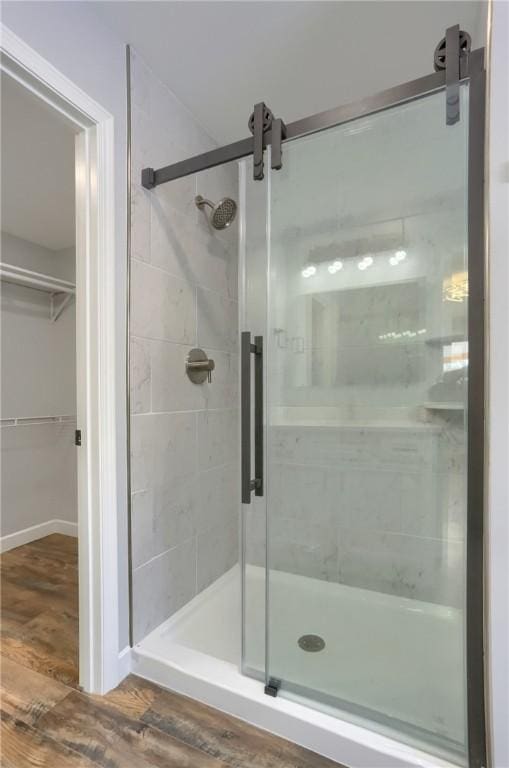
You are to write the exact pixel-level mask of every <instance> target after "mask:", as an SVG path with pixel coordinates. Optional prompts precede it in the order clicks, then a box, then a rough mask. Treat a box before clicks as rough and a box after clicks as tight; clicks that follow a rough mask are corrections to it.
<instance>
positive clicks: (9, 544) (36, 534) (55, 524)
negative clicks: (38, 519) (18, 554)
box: [0, 520, 78, 552]
mask: <svg viewBox="0 0 509 768" xmlns="http://www.w3.org/2000/svg"><path fill="white" fill-rule="evenodd" d="M52 533H63V534H64V535H65V536H76V537H77V536H78V523H70V522H68V521H67V520H48V521H47V522H45V523H39V525H32V526H30V528H24V529H23V530H22V531H16V532H15V533H9V534H7V536H2V537H0V552H8V551H9V550H10V549H14V548H15V547H21V545H22V544H30V542H31V541H36V540H37V539H42V538H43V536H49V535H50V534H52Z"/></svg>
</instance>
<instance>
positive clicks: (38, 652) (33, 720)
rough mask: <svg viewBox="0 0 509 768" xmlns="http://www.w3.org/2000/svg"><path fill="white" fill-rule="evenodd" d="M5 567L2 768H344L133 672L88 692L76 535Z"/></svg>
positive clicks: (31, 549) (27, 551) (7, 560)
mask: <svg viewBox="0 0 509 768" xmlns="http://www.w3.org/2000/svg"><path fill="white" fill-rule="evenodd" d="M0 571H1V589H2V591H1V655H0V677H1V684H0V696H1V702H0V710H1V753H0V755H1V757H0V764H1V765H2V766H3V768H97V767H98V766H101V767H102V768H163V766H164V768H334V767H335V768H338V766H337V763H334V762H332V761H330V760H327V759H326V758H323V757H320V756H319V755H316V754H314V753H313V752H309V751H308V750H305V749H303V748H302V747H298V746H297V745H295V744H292V743H290V742H288V741H285V740H284V739H280V738H278V737H276V736H273V735H271V734H269V733H267V732H266V731H262V730H259V729H257V728H254V727H253V726H250V725H248V724H247V723H244V722H242V721H241V720H237V719H236V718H234V717H230V716H229V715H225V714H224V713H222V712H219V711H218V710H215V709H212V708H211V707H207V706H205V705H204V704H200V703H198V702H196V701H193V700H191V699H188V698H186V697H184V696H180V695H178V694H175V693H171V692H170V691H166V690H164V689H162V688H159V687H158V686H156V685H154V684H152V683H149V682H148V681H146V680H142V679H141V678H138V677H135V676H134V675H130V676H129V677H128V678H126V679H125V680H124V681H123V682H122V683H121V684H120V685H119V686H118V688H116V689H115V690H114V691H111V692H110V693H108V694H107V695H106V696H90V695H87V694H84V693H82V692H81V691H80V690H79V686H78V572H77V542H76V539H73V538H71V537H68V536H61V535H59V534H55V535H53V536H47V537H45V538H44V539H40V540H39V541H36V542H32V543H31V544H26V545H24V546H22V547H18V548H17V549H13V550H11V551H10V552H6V553H4V554H3V555H1V556H0Z"/></svg>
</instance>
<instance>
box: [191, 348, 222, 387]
mask: <svg viewBox="0 0 509 768" xmlns="http://www.w3.org/2000/svg"><path fill="white" fill-rule="evenodd" d="M215 367H216V364H215V363H214V361H213V360H211V359H210V358H209V357H207V353H206V352H204V351H203V349H198V348H195V349H192V350H191V351H190V353H189V355H188V357H187V360H186V373H187V375H188V377H189V379H190V380H191V381H192V382H193V384H203V382H204V381H208V382H209V384H210V382H211V381H212V371H213V370H214V368H215Z"/></svg>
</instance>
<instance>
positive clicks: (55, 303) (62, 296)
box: [0, 262, 76, 323]
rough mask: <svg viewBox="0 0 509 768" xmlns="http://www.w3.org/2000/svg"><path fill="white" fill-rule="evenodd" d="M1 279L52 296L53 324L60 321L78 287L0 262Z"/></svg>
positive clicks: (51, 314) (65, 281) (50, 307)
mask: <svg viewBox="0 0 509 768" xmlns="http://www.w3.org/2000/svg"><path fill="white" fill-rule="evenodd" d="M0 279H1V281H2V282H3V283H10V284H11V285H21V286H23V287H24V288H32V289H33V290H35V291H42V292H43V293H48V294H49V296H50V306H49V315H50V320H51V322H52V323H54V322H55V321H56V320H58V318H59V317H60V315H61V314H62V312H63V311H64V309H65V307H66V306H67V305H68V303H69V302H70V301H71V299H72V297H73V296H74V295H75V294H76V285H75V284H74V283H70V282H69V281H68V280H61V279H60V278H59V277H53V276H52V275H44V274H42V273H41V272H33V271H32V270H31V269H23V268H22V267H17V266H16V265H15V264H7V263H6V262H0Z"/></svg>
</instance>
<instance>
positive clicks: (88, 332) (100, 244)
mask: <svg viewBox="0 0 509 768" xmlns="http://www.w3.org/2000/svg"><path fill="white" fill-rule="evenodd" d="M0 31H1V49H0V69H1V71H2V77H5V78H7V79H6V82H8V81H9V82H8V86H7V87H9V86H11V88H13V87H14V85H16V87H17V88H19V89H21V92H23V95H22V97H21V96H20V98H24V99H25V100H26V99H27V98H28V95H29V94H30V98H32V99H34V100H35V101H34V102H32V104H36V105H37V107H38V109H40V110H43V111H45V112H46V117H47V118H48V119H50V116H51V117H52V119H53V120H54V121H55V120H57V121H59V122H60V126H61V128H62V126H64V125H65V126H66V127H67V131H69V132H70V133H71V134H72V140H73V142H74V144H73V146H74V154H73V169H72V172H71V178H72V180H73V181H72V182H71V191H70V192H68V193H67V195H66V196H64V197H65V198H66V200H67V203H69V198H71V199H72V198H74V200H73V207H74V206H75V217H74V218H75V222H74V225H73V227H72V228H73V229H74V233H75V240H74V242H75V277H74V275H73V270H72V263H73V259H72V257H71V256H70V255H69V254H67V256H68V259H67V261H65V259H64V258H62V259H61V261H62V264H63V265H64V267H63V269H64V272H65V269H67V270H68V271H67V272H66V273H65V275H64V272H62V273H59V272H55V271H54V270H53V272H52V271H50V270H49V269H48V264H46V267H45V269H46V271H44V269H42V267H39V265H38V263H37V262H30V261H25V262H23V264H21V262H19V263H16V264H13V265H11V267H14V269H11V271H10V277H11V287H10V288H6V290H21V291H28V290H32V292H33V295H35V294H36V291H35V290H33V287H32V289H29V288H27V285H26V283H25V285H24V286H21V287H20V286H19V282H20V279H21V278H20V275H21V276H23V277H24V278H26V280H31V281H32V282H33V281H35V280H38V281H39V286H38V287H39V288H41V289H42V288H45V289H47V293H46V295H43V294H44V292H43V291H42V290H41V291H39V293H40V294H41V296H39V300H40V303H41V308H42V302H46V305H45V306H46V308H47V310H48V314H49V319H48V317H47V318H46V320H47V321H48V323H52V325H53V326H54V328H53V329H52V330H55V329H57V330H56V333H57V334H58V333H62V332H63V329H64V327H65V325H64V324H65V323H66V322H69V321H70V318H71V317H72V311H73V307H74V302H75V310H74V311H75V317H76V321H75V333H74V344H75V355H74V354H73V358H74V369H75V385H73V386H71V385H70V384H69V383H68V384H67V388H66V389H65V392H67V396H68V397H70V400H68V401H67V404H66V408H65V409H64V397H63V394H62V395H61V399H60V408H59V410H60V409H63V410H67V411H68V412H67V413H64V412H63V410H62V412H60V413H57V412H56V411H55V410H52V411H49V410H47V409H49V408H50V406H51V408H53V409H54V408H56V405H54V404H53V402H50V400H49V399H48V401H47V402H46V403H44V405H45V406H46V411H45V412H44V413H42V412H41V413H35V411H31V413H30V415H34V414H35V415H36V416H52V417H54V416H56V417H64V416H66V417H67V416H70V417H71V418H70V419H67V420H66V419H63V418H62V419H61V420H60V421H58V420H57V422H48V423H49V424H50V426H52V425H53V424H54V423H56V424H57V426H58V427H59V428H60V429H61V430H62V431H64V432H65V430H67V432H66V433H65V434H66V435H67V437H69V435H70V436H71V438H72V437H73V435H74V431H75V430H77V431H78V433H79V437H81V445H79V446H77V447H76V448H75V447H74V445H72V442H71V445H69V441H68V442H67V443H66V449H67V450H66V451H65V457H66V461H67V462H69V466H70V467H71V468H72V466H73V464H74V468H75V480H74V483H75V485H74V489H75V496H74V499H75V504H74V514H75V518H74V519H66V518H65V517H59V515H63V514H64V513H63V512H61V510H54V511H53V513H52V514H53V517H52V518H51V521H52V523H51V524H52V525H53V528H46V529H42V530H41V529H39V533H41V532H42V533H45V532H49V535H59V536H69V534H70V533H77V534H78V541H79V553H78V554H76V551H75V552H74V555H73V557H74V559H75V560H76V558H77V561H78V565H77V569H76V564H74V566H73V567H74V572H75V577H74V580H75V582H76V581H78V582H79V588H78V590H77V591H78V592H79V595H78V597H77V603H78V606H77V608H76V607H75V613H76V616H75V621H76V623H78V617H77V613H79V640H76V638H75V646H74V651H73V653H74V657H73V658H74V662H73V664H74V666H72V665H71V666H70V667H69V669H71V667H72V670H73V671H72V674H74V675H75V676H76V679H77V680H79V685H80V686H81V687H82V688H83V689H84V690H85V691H87V692H93V693H105V692H106V691H108V690H110V689H111V688H113V687H115V686H116V685H117V684H118V682H119V681H120V679H122V677H123V676H125V674H126V673H127V669H125V664H123V662H122V658H121V656H120V654H119V650H120V649H119V629H118V615H117V611H112V610H111V605H117V604H118V582H119V577H118V566H117V551H118V541H117V527H118V526H117V516H118V511H117V477H116V467H117V459H116V444H117V417H116V413H115V397H116V393H115V363H114V360H115V354H114V350H115V333H116V324H115V302H116V280H115V272H116V270H115V262H114V254H115V207H114V189H115V187H114V166H113V135H114V126H113V118H112V116H111V115H110V113H109V112H107V111H106V110H104V109H103V108H102V107H101V106H100V105H99V104H97V102H95V101H94V100H93V99H91V98H90V97H89V96H88V94H86V93H85V92H84V91H82V90H81V89H80V88H79V87H77V86H76V85H75V84H74V83H73V82H71V81H70V80H69V79H68V78H67V77H66V76H65V75H63V74H62V73H61V72H59V71H58V70H57V69H56V68H55V67H53V65H51V64H50V63H49V62H48V61H47V60H45V59H44V58H43V57H41V56H40V55H39V54H38V53H37V52H36V51H34V50H33V49H32V48H30V47H29V46H27V45H26V43H24V41H23V40H21V39H20V38H19V37H17V36H16V35H15V34H13V33H12V32H11V31H10V30H9V29H8V28H7V27H5V26H4V25H2V26H1V29H0ZM2 96H3V94H2ZM24 129H25V126H24V125H20V126H19V131H20V132H22V130H24ZM53 138H54V137H53ZM34 141H35V139H34ZM7 151H8V152H10V147H9V150H7ZM46 151H47V150H46V148H44V147H42V149H41V152H42V153H44V152H46ZM26 154H27V156H28V154H29V148H27V149H26ZM2 170H3V169H2ZM15 170H16V169H15ZM36 171H37V167H36V165H35V162H34V166H33V167H32V165H31V164H28V166H27V167H26V168H25V174H26V176H27V180H28V184H27V188H26V190H25V191H24V192H23V195H24V196H26V198H27V200H28V199H30V196H31V195H32V194H33V190H34V189H35V188H36V187H37V183H40V184H41V185H42V184H43V182H45V183H46V186H45V187H44V188H45V189H46V191H47V195H48V197H50V193H51V190H52V189H53V186H54V184H55V179H54V178H53V177H54V172H53V169H52V168H51V167H50V168H49V169H48V168H46V169H45V171H44V174H45V176H44V178H43V179H42V180H39V181H38V182H36ZM18 173H20V169H18ZM52 185H53V186H52ZM57 187H58V185H57ZM59 191H60V190H59ZM23 195H22V198H21V203H22V204H23V205H24V204H25V203H26V200H25V198H24V197H23ZM21 203H20V200H18V202H17V204H16V205H15V206H14V208H15V211H18V212H19V211H22V210H23V208H22V205H21ZM63 205H64V203H61V207H62V206H63ZM57 214H58V215H60V216H62V217H63V210H60V211H57ZM22 218H23V216H21V219H22ZM43 218H44V217H43ZM57 219H58V216H57ZM22 223H23V222H22ZM45 224H47V222H44V221H42V222H40V226H41V227H42V230H44V225H45ZM20 231H21V230H20ZM29 237H32V235H30V234H25V237H24V238H19V239H25V240H27V241H28V242H30V240H29ZM59 244H60V243H57V245H59ZM66 245H67V243H66ZM49 250H50V251H51V248H50V249H49ZM53 250H58V248H54V249H53ZM4 256H5V254H4V250H3V249H2V260H5V258H4ZM57 260H58V259H57ZM54 261H55V260H53V262H51V258H50V262H51V263H52V264H53V266H54ZM20 270H21V271H20ZM23 270H24V271H23ZM41 270H42V271H41ZM13 272H15V273H16V277H17V280H18V287H17V288H16V287H14V288H13V287H12V282H13ZM34 272H37V274H38V275H39V277H36V276H34V274H33V273H34ZM49 278H53V280H58V281H59V282H57V283H56V284H55V283H51V281H50V280H49ZM41 311H42V310H41ZM71 346H72V343H71ZM56 348H57V349H58V345H56ZM18 352H19V353H20V354H21V352H22V350H18ZM37 352H38V353H39V352H40V350H39V349H37ZM27 353H28V350H27ZM41 357H42V355H41ZM66 359H69V360H70V359H71V358H70V357H69V356H68V358H66ZM28 360H29V355H28V354H27V361H28ZM41 362H42V361H41ZM69 370H72V368H70V369H69ZM8 373H9V372H7V375H8ZM71 379H72V375H71ZM55 380H56V378H55ZM59 381H60V380H59ZM28 384H30V386H31V388H32V392H34V393H37V394H38V395H39V396H40V395H41V394H42V393H44V392H46V395H47V396H48V398H49V396H50V394H51V395H54V396H55V397H56V395H57V394H58V393H57V392H51V388H52V387H51V385H50V384H49V383H48V382H47V381H43V380H41V381H39V382H37V381H36V382H35V384H34V382H33V381H32V382H29V381H28V379H27V380H25V379H24V378H23V377H22V376H17V377H16V384H15V387H18V389H19V390H20V392H19V393H18V394H20V393H21V391H22V390H23V387H25V388H26V387H27V386H28ZM60 384H61V381H60ZM59 386H60V385H59ZM56 389H58V387H56ZM27 391H28V389H27ZM62 392H63V389H62ZM69 393H71V394H69ZM13 397H14V395H13ZM41 405H42V403H41ZM73 406H74V408H73ZM73 410H74V413H73V412H72V411H73ZM3 416H4V413H3V412H2V417H3ZM5 416H6V417H10V416H12V414H11V413H6V414H5ZM20 416H21V417H23V414H22V413H21V414H20ZM73 416H75V422H76V423H75V425H74V424H72V417H73ZM13 421H16V419H13ZM64 421H65V424H64ZM36 426H37V427H38V428H39V429H43V428H44V427H43V426H41V425H39V424H38V425H35V424H33V425H32V426H31V428H32V429H33V430H35V427H36ZM50 426H47V427H46V429H49V428H50ZM7 428H8V429H11V430H12V433H13V434H14V431H15V430H17V434H18V435H19V434H21V432H20V430H21V429H22V427H21V425H19V424H18V423H16V424H15V425H14V424H12V423H11V424H9V426H8V427H6V429H7ZM69 430H70V431H69ZM77 442H80V440H79V439H78V441H77ZM41 455H44V458H45V460H47V458H48V450H47V446H46V445H45V444H44V442H43V443H42V446H41ZM55 463H56V464H57V465H58V460H57V459H56V460H55ZM55 463H54V464H53V466H55ZM33 466H37V468H38V470H39V471H40V469H41V463H40V462H36V463H34V464H33ZM58 469H59V470H60V472H59V473H58V472H57V470H56V469H55V473H56V474H57V475H58V476H60V474H65V473H64V465H63V463H62V464H61V466H60V467H59V468H58ZM4 472H5V468H4ZM71 475H72V472H69V473H68V475H66V476H67V477H69V476H71ZM2 479H3V480H4V479H5V474H4V476H3V478H2ZM46 483H47V484H48V480H47V477H46ZM19 487H23V484H22V483H21V481H20V486H18V488H19ZM70 487H71V489H72V487H73V486H72V483H71V486H70ZM25 490H26V489H25ZM62 506H65V504H64V503H63V502H62ZM68 506H69V507H72V504H68ZM4 512H5V510H4V509H3V510H2V513H3V514H4ZM66 514H67V512H66ZM68 517H69V518H71V515H70V513H69V515H68ZM55 520H57V521H59V520H63V521H64V524H63V525H62V524H61V523H58V524H57V523H54V521H55ZM38 522H40V521H38ZM38 522H37V521H36V523H35V525H37V524H38ZM67 523H69V525H67ZM23 525H24V526H25V527H24V528H23V527H22V526H23ZM73 525H75V526H76V528H74V527H73ZM55 526H56V527H57V528H58V530H55ZM31 527H32V526H31V525H30V524H29V523H27V522H26V521H25V522H23V523H21V524H20V527H19V528H18V529H16V530H14V531H11V532H16V533H19V531H26V529H27V528H31ZM32 533H33V531H32ZM24 536H25V541H24V542H23V541H22V540H21V539H19V538H18V540H17V542H16V540H13V539H11V540H10V542H9V541H8V540H7V541H6V542H2V544H5V548H6V549H7V548H9V544H16V543H19V544H30V545H31V546H32V547H34V546H35V545H34V544H33V543H32V542H28V541H27V538H26V537H27V536H28V538H30V534H29V533H28V534H27V533H26V532H25V534H24ZM51 543H53V544H55V540H53V541H52V542H51ZM75 543H76V542H75ZM67 544H69V542H68V541H67ZM10 551H11V552H12V551H14V547H13V548H12V549H10ZM8 555H9V552H7V554H6V557H7V556H8ZM58 556H59V557H60V558H61V559H63V558H64V555H63V554H62V552H59V553H58ZM57 559H58V558H57ZM71 570H72V569H71ZM78 571H79V578H78V577H77V574H78ZM74 588H75V590H76V584H75V587H74ZM78 670H79V671H78Z"/></svg>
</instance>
